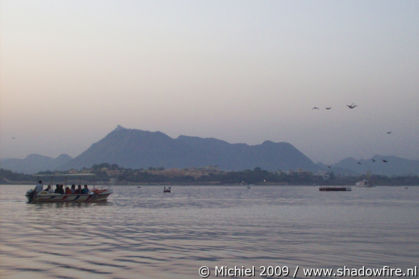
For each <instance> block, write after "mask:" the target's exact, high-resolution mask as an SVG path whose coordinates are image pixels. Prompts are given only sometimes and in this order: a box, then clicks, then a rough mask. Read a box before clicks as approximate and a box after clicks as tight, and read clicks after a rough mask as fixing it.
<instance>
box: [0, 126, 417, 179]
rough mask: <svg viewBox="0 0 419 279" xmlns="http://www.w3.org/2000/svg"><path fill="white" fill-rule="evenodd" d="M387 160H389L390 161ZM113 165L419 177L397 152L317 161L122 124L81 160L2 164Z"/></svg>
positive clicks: (34, 158)
mask: <svg viewBox="0 0 419 279" xmlns="http://www.w3.org/2000/svg"><path fill="white" fill-rule="evenodd" d="M383 160H386V161H387V163H384V162H383ZM100 163H112V164H118V165H119V166H121V167H125V168H136V169H138V168H149V167H164V168H192V167H206V166H217V167H218V168H220V169H222V170H244V169H253V168H255V167H260V168H262V169H265V170H269V171H275V170H283V171H286V170H297V169H302V170H308V171H313V172H315V171H321V170H324V171H330V170H332V171H334V172H336V173H341V174H365V173H366V172H371V173H374V174H383V175H409V174H413V175H419V161H415V160H407V159H403V158H398V157H394V156H375V157H373V158H372V159H370V160H361V161H358V160H355V159H353V158H347V159H344V160H342V161H340V162H338V163H337V164H335V165H332V166H329V167H327V166H325V165H323V164H315V163H314V162H313V161H312V160H310V158H308V157H307V156H306V155H304V154H303V153H302V152H300V151H299V150H298V149H297V148H295V147H294V146H293V145H291V144H290V143H286V142H272V141H265V142H263V143H262V144H259V145H248V144H244V143H235V144H231V143H228V142H226V141H223V140H219V139H215V138H199V137H191V136H179V137H177V138H171V137H169V136H168V135H166V134H164V133H162V132H149V131H144V130H137V129H126V128H124V127H122V126H118V127H117V128H116V129H114V130H113V131H111V132H110V133H109V134H108V135H106V136H105V137H104V138H103V139H101V140H100V141H98V142H96V143H94V144H92V145H91V146H90V147H89V148H88V149H87V150H86V151H84V152H82V153H81V154H80V155H78V156H77V157H75V158H71V157H70V156H68V155H66V154H62V155H60V156H58V157H57V158H50V157H46V156H42V155H37V154H31V155H29V156H27V157H26V158H24V159H3V160H1V161H0V168H3V169H8V170H12V171H15V172H22V173H27V174H32V173H36V172H39V171H46V170H68V169H80V168H83V167H91V166H93V165H94V164H100Z"/></svg>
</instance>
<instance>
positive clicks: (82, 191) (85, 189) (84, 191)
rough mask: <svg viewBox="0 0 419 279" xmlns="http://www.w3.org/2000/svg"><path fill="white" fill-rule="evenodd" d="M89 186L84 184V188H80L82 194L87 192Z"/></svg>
mask: <svg viewBox="0 0 419 279" xmlns="http://www.w3.org/2000/svg"><path fill="white" fill-rule="evenodd" d="M89 192H90V191H89V188H87V185H84V188H83V189H82V190H81V193H82V194H89Z"/></svg>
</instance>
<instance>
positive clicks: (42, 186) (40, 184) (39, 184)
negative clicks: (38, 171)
mask: <svg viewBox="0 0 419 279" xmlns="http://www.w3.org/2000/svg"><path fill="white" fill-rule="evenodd" d="M43 189H44V185H43V184H42V180H39V181H38V184H36V186H35V193H41V192H42V190H43Z"/></svg>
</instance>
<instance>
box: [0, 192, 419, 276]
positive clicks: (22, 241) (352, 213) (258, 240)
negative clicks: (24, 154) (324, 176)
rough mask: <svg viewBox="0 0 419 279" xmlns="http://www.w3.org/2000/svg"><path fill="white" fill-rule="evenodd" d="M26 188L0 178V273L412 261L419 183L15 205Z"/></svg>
mask: <svg viewBox="0 0 419 279" xmlns="http://www.w3.org/2000/svg"><path fill="white" fill-rule="evenodd" d="M29 188H30V186H9V185H0V278H199V276H198V267H199V266H201V265H207V266H209V267H211V268H212V267H214V266H215V265H246V266H251V265H268V264H271V265H288V266H289V267H293V266H296V265H299V266H305V267H330V266H343V265H346V266H350V267H359V266H362V265H365V266H369V267H380V266H382V265H390V266H397V267H412V266H414V265H418V264H419V249H418V248H419V187H409V188H408V189H404V188H403V187H375V188H371V189H360V188H358V189H356V188H353V191H352V192H319V191H318V188H317V187H282V186H276V187H275V186H272V187H262V186H253V187H252V188H251V189H247V188H246V187H238V186H237V187H203V186H199V187H198V186H182V187H181V186H175V187H173V188H172V191H173V192H172V193H170V194H167V193H166V194H164V193H162V187H157V186H149V187H147V186H143V187H142V188H137V187H134V186H125V187H124V186H118V187H113V190H114V194H113V195H111V196H110V198H109V202H108V203H106V204H41V205H37V204H27V203H26V200H25V197H24V194H25V192H26V191H27V190H28V189H29ZM211 278H213V277H211Z"/></svg>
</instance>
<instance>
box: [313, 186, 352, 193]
mask: <svg viewBox="0 0 419 279" xmlns="http://www.w3.org/2000/svg"><path fill="white" fill-rule="evenodd" d="M319 191H322V192H336V191H337V192H339V191H342V192H345V191H346V192H348V191H352V189H351V187H336V186H334V187H330V186H325V187H320V188H319Z"/></svg>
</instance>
